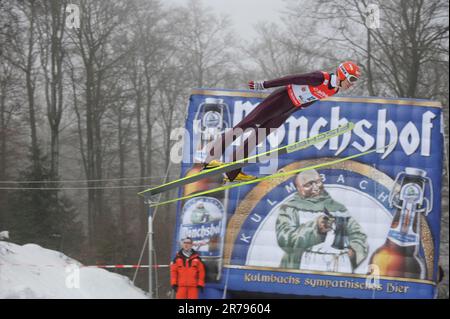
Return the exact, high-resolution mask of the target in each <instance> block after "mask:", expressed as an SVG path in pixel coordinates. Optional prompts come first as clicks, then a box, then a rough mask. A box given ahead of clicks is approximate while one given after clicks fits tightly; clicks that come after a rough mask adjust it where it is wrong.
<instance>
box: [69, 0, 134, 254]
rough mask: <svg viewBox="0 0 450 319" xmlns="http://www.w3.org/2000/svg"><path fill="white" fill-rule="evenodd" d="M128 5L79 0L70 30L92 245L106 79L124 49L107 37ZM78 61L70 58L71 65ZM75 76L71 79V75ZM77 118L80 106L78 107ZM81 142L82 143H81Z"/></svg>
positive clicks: (99, 213)
mask: <svg viewBox="0 0 450 319" xmlns="http://www.w3.org/2000/svg"><path fill="white" fill-rule="evenodd" d="M128 10H129V7H128V5H127V3H125V2H114V3H111V2H109V1H95V2H90V1H80V11H81V12H82V13H83V14H82V15H81V19H80V22H81V24H80V29H79V30H78V31H77V30H74V31H72V32H73V33H74V34H73V43H74V45H75V46H76V52H77V53H78V55H79V58H80V60H81V62H82V68H81V69H79V71H81V72H82V74H81V78H82V79H83V80H84V85H83V93H84V106H85V110H84V113H85V121H84V123H83V124H82V125H81V124H79V126H80V128H82V127H85V132H83V131H80V132H79V134H80V135H84V134H85V138H82V137H80V142H82V143H85V145H81V147H80V149H81V150H82V151H83V152H85V153H84V154H83V155H82V156H83V159H84V168H85V172H86V177H87V179H88V182H87V185H88V187H89V189H88V215H89V223H88V224H89V239H90V245H91V247H94V243H95V238H96V236H98V234H97V229H98V226H99V225H100V222H101V220H102V219H103V218H104V215H103V214H104V212H105V210H104V190H103V189H102V184H103V183H102V182H101V180H102V178H103V176H104V175H103V161H104V147H105V145H104V144H103V133H104V132H103V130H102V119H103V117H104V115H105V112H106V111H107V110H108V102H109V100H108V89H109V88H110V87H109V84H110V83H109V81H111V79H113V80H114V77H115V76H116V75H117V72H118V70H117V68H115V66H116V64H118V62H119V61H120V60H121V59H123V57H124V56H126V54H127V52H124V51H121V52H119V53H118V52H114V51H113V50H112V47H111V39H112V37H113V36H114V34H115V32H119V31H120V28H121V26H122V24H123V21H126V18H127V14H128ZM77 63H79V60H77V58H74V62H73V64H74V65H76V64H77ZM74 79H75V78H74ZM78 113H79V117H78V118H79V120H81V114H80V109H78ZM84 141H85V142H84Z"/></svg>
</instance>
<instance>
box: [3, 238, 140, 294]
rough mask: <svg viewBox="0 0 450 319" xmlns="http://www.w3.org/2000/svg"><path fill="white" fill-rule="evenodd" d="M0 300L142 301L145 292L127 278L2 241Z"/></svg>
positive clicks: (32, 245)
mask: <svg viewBox="0 0 450 319" xmlns="http://www.w3.org/2000/svg"><path fill="white" fill-rule="evenodd" d="M0 298H2V299H5V298H15V299H16V298H58V299H59V298H61V299H81V298H93V299H99V298H102V299H104V298H108V299H109V298H111V299H143V298H147V296H146V294H145V292H144V291H143V290H141V289H139V288H137V287H135V286H134V285H133V283H132V282H131V281H130V280H129V279H128V278H127V277H125V276H121V275H118V274H115V273H111V272H109V271H107V270H104V269H99V268H88V267H83V265H82V264H81V263H79V262H78V261H76V260H74V259H72V258H69V257H67V256H66V255H64V254H62V253H60V252H57V251H54V250H49V249H45V248H42V247H40V246H38V245H34V244H28V245H23V246H20V245H16V244H13V243H8V242H3V241H0Z"/></svg>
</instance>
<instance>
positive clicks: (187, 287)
mask: <svg viewBox="0 0 450 319" xmlns="http://www.w3.org/2000/svg"><path fill="white" fill-rule="evenodd" d="M170 284H171V285H172V289H173V290H174V291H175V292H176V299H198V290H199V289H201V290H202V291H203V288H204V287H205V266H204V264H203V262H202V260H201V259H200V256H199V254H198V253H197V252H195V250H193V249H192V239H191V238H189V237H188V238H185V239H184V240H183V244H182V249H180V251H179V252H178V253H177V255H176V256H175V258H174V259H173V261H172V263H171V264H170Z"/></svg>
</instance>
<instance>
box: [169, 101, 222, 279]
mask: <svg viewBox="0 0 450 319" xmlns="http://www.w3.org/2000/svg"><path fill="white" fill-rule="evenodd" d="M229 125H230V113H229V109H228V105H227V104H225V103H224V102H223V100H222V99H217V98H206V99H205V102H204V103H202V104H200V105H199V110H198V112H197V114H196V117H195V120H194V141H193V142H194V144H193V145H194V152H195V154H194V157H195V163H194V164H193V166H192V167H191V169H189V170H188V172H187V173H186V176H189V175H192V174H195V173H198V172H200V171H201V170H202V168H203V164H201V163H202V162H203V161H204V159H205V157H206V151H207V147H208V143H210V142H211V141H213V140H214V139H215V138H217V137H218V136H219V135H220V134H222V133H223V132H224V131H225V129H226V128H227V127H229ZM222 184H223V176H222V175H217V176H211V177H207V178H204V179H202V180H199V181H197V182H194V183H191V184H187V185H185V187H184V188H183V196H187V195H190V194H194V193H198V192H201V191H205V190H208V189H213V188H217V187H220V186H222ZM225 200H226V198H225V192H217V193H213V194H211V195H208V196H199V197H195V198H191V199H189V200H187V201H183V202H182V203H181V205H182V216H181V225H180V228H179V229H180V231H179V234H178V236H179V239H180V240H181V239H182V238H185V237H191V238H192V239H193V248H194V249H195V250H196V251H197V252H198V253H199V254H200V256H201V257H202V260H203V262H204V264H205V267H206V281H207V282H217V281H219V280H220V276H221V272H222V260H223V258H222V257H223V245H224V238H225V227H226V210H225V203H224V202H225Z"/></svg>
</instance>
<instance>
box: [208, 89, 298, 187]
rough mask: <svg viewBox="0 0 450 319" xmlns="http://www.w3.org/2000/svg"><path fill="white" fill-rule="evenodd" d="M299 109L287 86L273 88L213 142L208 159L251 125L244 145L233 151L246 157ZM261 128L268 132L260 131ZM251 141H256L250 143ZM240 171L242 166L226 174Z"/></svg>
mask: <svg viewBox="0 0 450 319" xmlns="http://www.w3.org/2000/svg"><path fill="white" fill-rule="evenodd" d="M297 110H299V107H296V106H294V104H293V103H292V102H291V99H290V98H289V95H288V93H287V90H286V88H285V87H283V88H281V89H278V90H276V91H274V92H272V93H271V94H270V95H269V96H268V97H267V98H265V99H264V100H263V101H262V102H261V103H260V104H258V106H257V107H256V108H255V109H254V110H253V111H251V112H250V113H249V114H248V115H247V116H246V117H245V118H243V119H242V121H240V122H239V123H238V124H237V125H236V126H235V127H233V128H232V129H229V130H227V131H226V132H225V133H223V134H222V135H221V136H220V137H219V138H217V139H216V140H215V141H214V142H213V143H212V144H211V145H210V147H209V150H208V155H209V156H208V157H207V159H206V161H205V162H206V163H209V162H211V161H212V160H214V159H216V160H217V159H219V158H220V157H221V156H222V154H223V153H224V152H225V149H226V148H227V147H228V146H229V145H230V144H231V143H233V142H234V141H235V140H236V139H237V138H238V137H240V136H241V135H242V134H243V133H245V131H246V130H249V129H251V130H250V132H251V133H250V135H249V136H248V137H247V138H246V139H245V141H244V143H243V145H242V146H241V147H239V148H237V149H236V150H235V151H234V152H233V157H232V159H231V160H232V161H236V160H239V159H243V158H247V157H248V156H249V154H251V152H252V151H253V150H254V149H255V147H256V146H257V145H258V144H260V143H261V142H262V141H263V140H264V139H265V138H266V137H267V136H269V134H271V133H272V132H274V131H275V130H276V129H277V128H279V127H280V126H281V125H282V124H283V123H284V122H285V121H286V120H287V119H288V118H289V116H291V114H292V113H294V112H295V111H297ZM258 129H259V130H258ZM261 129H263V132H264V133H265V134H260V133H261ZM250 141H251V142H253V143H249V142H250ZM239 172H240V169H238V170H235V171H231V172H228V173H227V176H228V178H229V179H230V180H233V179H234V178H236V176H237V175H238V174H239Z"/></svg>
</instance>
